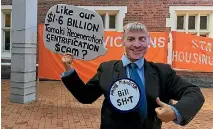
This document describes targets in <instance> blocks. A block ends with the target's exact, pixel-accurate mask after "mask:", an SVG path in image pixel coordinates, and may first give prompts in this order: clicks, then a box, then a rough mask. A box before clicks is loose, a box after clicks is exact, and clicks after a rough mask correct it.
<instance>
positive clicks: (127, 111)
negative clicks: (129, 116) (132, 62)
mask: <svg viewBox="0 0 213 129" xmlns="http://www.w3.org/2000/svg"><path fill="white" fill-rule="evenodd" d="M123 79H127V80H130V81H132V82H134V83H135V84H136V85H137V86H138V90H139V95H140V97H139V101H138V103H137V104H136V106H135V107H134V108H132V109H129V110H125V111H124V110H120V109H118V108H117V107H115V106H114V105H113V104H112V102H111V99H110V91H111V88H112V86H113V85H114V84H115V82H117V81H119V80H123ZM141 94H142V93H141V89H140V87H139V85H138V84H137V83H136V82H135V81H134V80H132V79H130V78H119V79H117V80H116V81H114V82H113V83H112V84H111V85H110V87H109V90H108V101H109V103H110V105H112V107H113V108H114V109H115V110H116V111H118V112H121V113H129V112H133V111H135V110H136V109H137V108H138V106H139V105H140V101H141Z"/></svg>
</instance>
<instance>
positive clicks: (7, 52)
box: [1, 5, 12, 59]
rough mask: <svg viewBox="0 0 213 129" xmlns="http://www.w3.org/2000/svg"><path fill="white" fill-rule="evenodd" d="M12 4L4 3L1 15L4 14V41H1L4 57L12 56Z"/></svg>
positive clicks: (2, 25) (2, 27)
mask: <svg viewBox="0 0 213 129" xmlns="http://www.w3.org/2000/svg"><path fill="white" fill-rule="evenodd" d="M11 9H12V6H10V5H5V6H3V5H2V10H1V15H2V19H1V20H2V22H1V23H2V24H1V29H2V30H1V31H2V41H1V47H2V49H1V55H2V58H3V59H4V58H11V24H12V20H11V18H12V15H11V11H12V10H11Z"/></svg>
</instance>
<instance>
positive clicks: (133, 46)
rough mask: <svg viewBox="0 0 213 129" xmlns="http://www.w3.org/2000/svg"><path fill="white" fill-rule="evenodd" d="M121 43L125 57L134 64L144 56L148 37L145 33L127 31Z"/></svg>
mask: <svg viewBox="0 0 213 129" xmlns="http://www.w3.org/2000/svg"><path fill="white" fill-rule="evenodd" d="M122 42H123V46H124V47H125V52H126V55H127V57H128V58H129V59H130V60H131V61H132V62H134V61H136V60H137V59H140V58H141V57H143V56H144V55H145V54H146V51H147V48H148V45H149V44H150V37H149V34H148V33H147V32H145V31H129V32H126V33H125V35H124V39H123V41H122Z"/></svg>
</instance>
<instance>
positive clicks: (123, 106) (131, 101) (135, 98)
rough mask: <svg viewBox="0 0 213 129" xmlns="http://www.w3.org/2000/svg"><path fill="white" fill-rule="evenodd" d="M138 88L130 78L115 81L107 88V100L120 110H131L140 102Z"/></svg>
mask: <svg viewBox="0 0 213 129" xmlns="http://www.w3.org/2000/svg"><path fill="white" fill-rule="evenodd" d="M140 94H141V92H140V88H139V86H138V85H137V84H136V83H135V82H134V81H133V80H131V79H128V78H124V79H119V80H117V81H115V82H114V83H113V84H112V86H111V87H110V89H109V101H110V103H111V104H112V106H113V107H114V108H116V109H117V110H119V111H121V112H130V111H133V110H134V109H135V108H136V107H137V106H138V104H139V102H140Z"/></svg>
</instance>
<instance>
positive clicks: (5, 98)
mask: <svg viewBox="0 0 213 129" xmlns="http://www.w3.org/2000/svg"><path fill="white" fill-rule="evenodd" d="M9 85H10V82H9V81H8V80H2V86H1V88H2V89H1V91H2V96H1V97H2V100H1V104H2V107H1V111H2V113H1V115H2V129H99V124H100V108H101V103H102V101H103V98H100V99H99V100H97V101H96V102H95V103H94V104H92V105H82V104H80V103H78V102H77V101H76V100H75V99H74V98H73V97H72V95H71V94H70V93H69V92H68V91H67V90H66V89H65V87H64V86H63V85H62V83H61V82H60V81H59V82H57V81H46V82H42V81H40V84H39V87H38V90H39V94H38V99H37V100H36V101H34V102H32V103H29V104H14V103H11V102H10V100H9V95H10V92H9ZM202 92H203V93H204V95H205V98H206V102H205V104H204V106H203V108H202V110H201V111H200V112H199V113H198V115H197V116H196V117H195V119H194V120H193V121H192V122H191V123H190V124H188V125H187V126H186V127H180V126H177V125H175V124H173V123H172V122H170V123H168V124H164V125H163V129H213V89H202Z"/></svg>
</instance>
